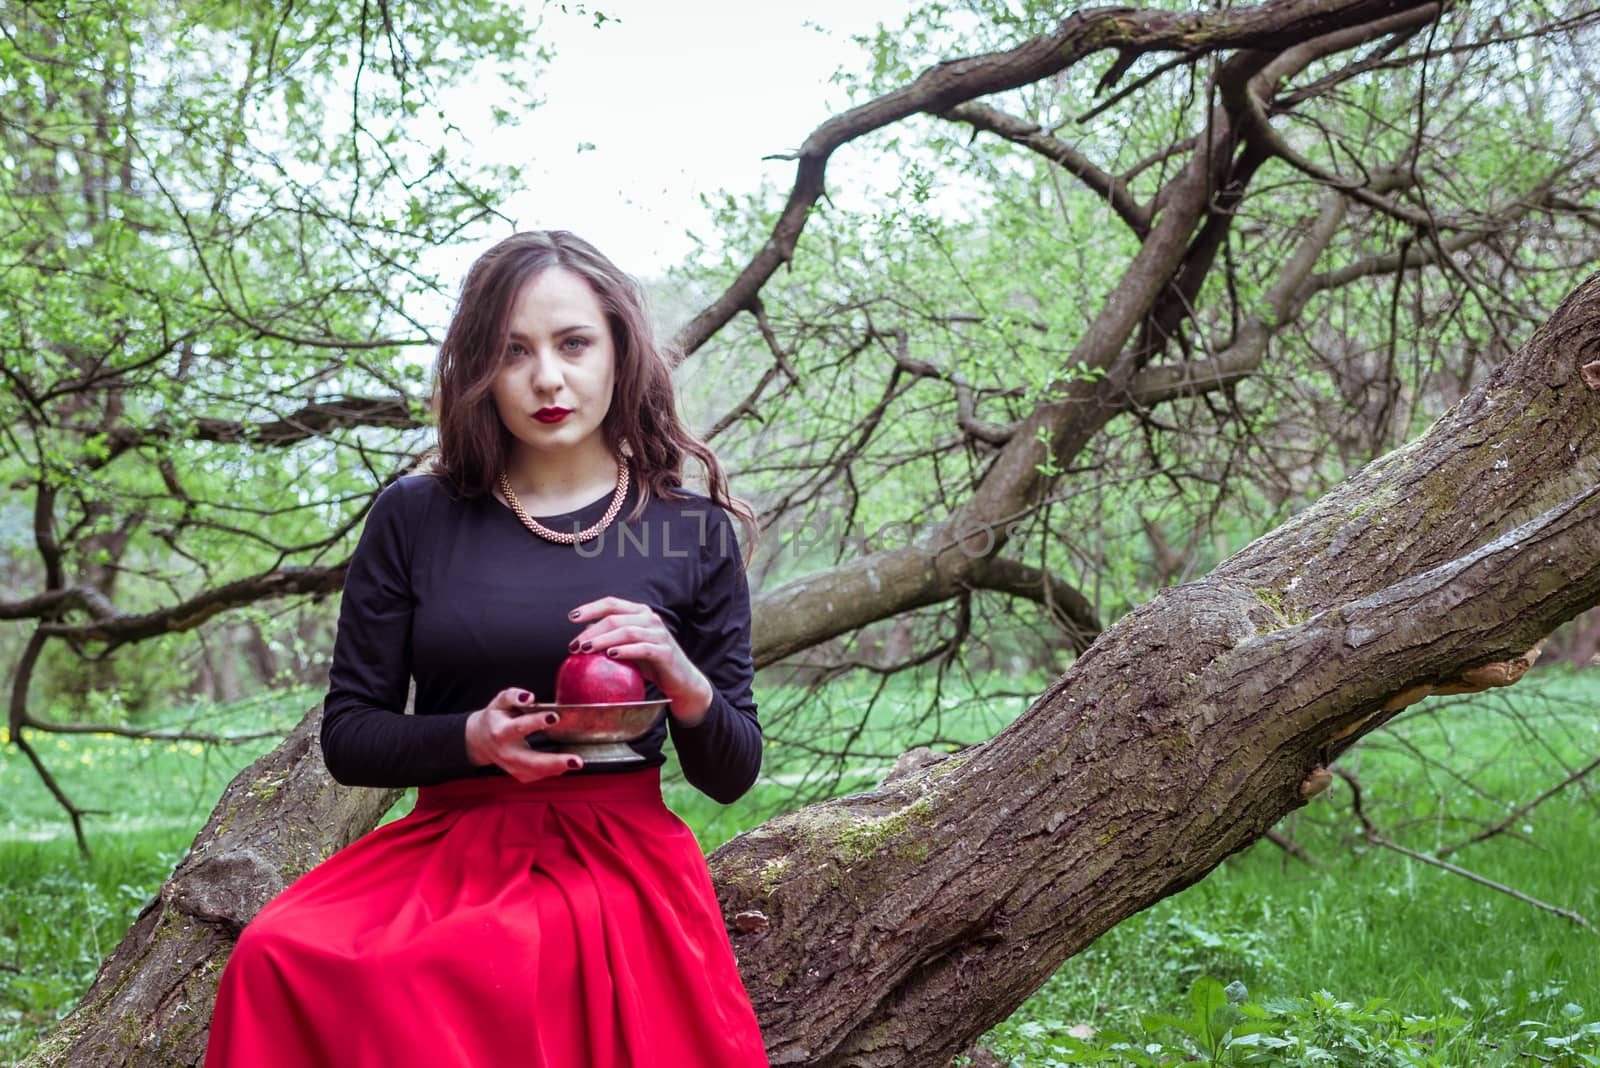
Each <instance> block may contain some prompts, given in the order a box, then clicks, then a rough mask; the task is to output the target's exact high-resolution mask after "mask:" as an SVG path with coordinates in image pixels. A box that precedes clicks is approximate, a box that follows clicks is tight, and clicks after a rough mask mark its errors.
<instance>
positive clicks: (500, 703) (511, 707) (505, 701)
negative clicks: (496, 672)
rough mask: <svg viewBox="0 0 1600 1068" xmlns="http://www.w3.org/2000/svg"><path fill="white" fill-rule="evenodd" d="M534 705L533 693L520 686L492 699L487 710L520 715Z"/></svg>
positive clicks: (508, 689)
mask: <svg viewBox="0 0 1600 1068" xmlns="http://www.w3.org/2000/svg"><path fill="white" fill-rule="evenodd" d="M532 704H533V692H532V691H531V690H524V689H522V688H521V687H519V686H511V687H508V688H507V689H504V690H501V691H500V692H499V693H497V694H495V695H494V697H492V698H490V700H489V703H488V704H487V705H485V706H484V708H485V709H490V708H493V709H496V710H498V711H501V712H510V713H513V714H515V713H519V712H522V711H524V710H526V709H527V708H528V707H529V706H530V705H532Z"/></svg>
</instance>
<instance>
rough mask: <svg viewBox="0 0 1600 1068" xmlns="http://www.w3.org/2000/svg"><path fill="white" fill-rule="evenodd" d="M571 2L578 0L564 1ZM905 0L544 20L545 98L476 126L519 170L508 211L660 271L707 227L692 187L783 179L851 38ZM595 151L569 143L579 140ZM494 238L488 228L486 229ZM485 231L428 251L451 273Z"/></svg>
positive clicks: (860, 63)
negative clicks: (504, 124)
mask: <svg viewBox="0 0 1600 1068" xmlns="http://www.w3.org/2000/svg"><path fill="white" fill-rule="evenodd" d="M569 6H570V7H573V8H574V9H575V7H576V5H569ZM910 6H911V3H910V0H592V2H589V3H588V7H589V10H590V11H594V10H599V11H602V12H604V13H605V14H606V15H607V16H608V17H609V18H610V19H614V20H615V21H607V22H605V23H604V24H603V25H601V26H600V27H598V28H596V27H595V25H594V19H593V17H592V15H584V14H580V13H577V12H576V10H574V11H573V13H571V14H565V15H564V14H562V13H561V12H560V11H559V10H558V9H556V8H555V7H554V6H553V5H552V6H551V7H550V8H549V9H547V13H546V17H545V25H544V31H545V40H546V41H547V42H550V43H553V45H554V48H555V51H556V58H555V60H554V61H553V62H552V63H551V64H550V66H549V67H548V68H547V70H545V71H544V72H543V73H542V74H541V75H540V76H539V77H538V78H537V80H536V87H537V89H538V90H539V92H540V93H541V95H542V96H543V97H544V99H545V104H544V105H543V106H542V107H540V108H537V109H535V111H534V112H533V113H532V114H530V115H529V116H528V117H527V119H526V120H525V121H524V122H523V123H522V124H521V126H520V127H519V128H517V129H512V130H507V129H504V128H501V129H498V130H489V129H483V130H482V131H481V132H476V133H474V132H472V127H471V125H470V121H471V120H470V116H468V115H466V114H462V115H459V116H457V115H453V116H452V118H453V119H455V120H456V121H457V122H459V123H461V124H462V125H463V127H464V128H466V129H468V131H469V135H471V136H472V137H473V140H474V142H475V145H476V147H477V148H478V149H479V150H483V151H488V152H492V153H493V154H494V156H495V157H496V158H498V159H502V160H504V161H506V162H510V163H513V164H514V165H516V166H517V167H518V168H519V173H520V178H521V182H520V187H519V188H517V189H515V190H510V191H508V193H507V196H506V199H505V200H504V201H503V202H502V204H501V208H502V210H503V211H504V212H505V213H506V214H507V215H508V216H510V217H511V218H512V219H514V220H515V221H516V223H517V226H518V228H519V229H566V230H572V231H574V232H576V233H578V234H579V235H581V236H583V237H585V238H587V239H588V240H590V241H592V242H593V243H594V244H595V245H596V246H598V247H599V248H600V249H601V250H602V251H603V252H605V253H606V254H607V255H608V256H610V257H611V259H612V260H613V261H615V262H616V263H617V265H618V266H620V267H622V268H623V270H626V271H628V272H630V273H632V274H635V275H640V276H657V275H660V274H661V273H663V272H664V271H665V270H666V268H667V267H668V266H670V265H672V264H673V263H676V262H678V261H680V260H682V259H683V257H684V256H686V255H687V254H688V253H689V252H690V251H691V249H692V248H693V244H692V242H691V241H690V240H689V239H688V237H687V236H686V232H687V231H689V230H694V231H696V232H698V233H700V234H702V235H706V234H708V233H709V231H710V225H709V215H708V214H707V213H706V212H705V210H704V209H703V208H702V207H701V206H700V203H699V197H700V195H701V194H713V193H717V192H718V191H720V190H727V191H728V192H731V193H735V194H738V193H744V192H752V191H755V190H757V189H759V188H760V185H761V182H762V180H763V178H765V179H766V180H767V181H769V182H771V183H773V184H775V185H776V186H778V187H779V188H782V189H785V190H786V189H787V188H788V186H789V184H790V183H791V181H792V179H793V174H794V164H793V163H792V162H783V161H765V162H764V161H763V160H762V157H763V156H765V155H770V154H773V153H780V152H787V151H791V150H793V149H794V148H796V147H798V145H799V144H800V142H801V141H803V140H804V139H805V137H806V135H807V134H809V133H810V132H811V131H812V130H813V129H814V128H815V127H816V126H817V125H818V124H819V123H821V122H822V121H823V120H824V119H826V118H827V117H828V116H829V115H831V114H834V113H835V112H837V111H839V110H841V109H842V108H843V107H845V106H847V102H846V98H845V92H844V90H843V88H842V87H840V86H837V85H833V84H831V83H830V80H829V79H830V78H831V76H832V75H833V74H834V72H835V71H836V70H838V69H839V68H840V67H842V66H843V67H849V68H851V69H854V70H862V69H864V68H865V65H866V62H867V60H866V56H865V53H864V52H863V51H862V50H861V49H860V48H859V47H858V46H857V45H855V44H854V43H853V42H852V41H851V40H850V38H851V36H852V35H855V34H864V33H870V32H872V31H873V30H875V29H876V27H877V26H878V24H879V23H880V22H882V23H887V24H888V25H890V26H899V25H900V24H901V22H902V21H903V19H904V16H905V13H906V11H907V10H908V9H909V8H910ZM583 143H588V144H592V145H593V146H594V148H593V149H592V150H587V151H582V152H580V151H579V145H580V144H583ZM501 236H504V231H500V232H497V233H496V234H495V235H494V238H495V239H498V238H499V237H501ZM488 243H490V242H489V241H485V242H484V243H483V244H480V245H474V246H471V247H468V248H464V249H461V250H454V251H452V252H451V253H450V254H449V257H448V259H447V260H445V261H444V262H443V263H440V264H437V265H436V266H438V267H439V269H440V271H441V275H442V277H443V278H444V279H445V280H447V283H448V280H450V279H459V278H460V277H461V276H462V275H463V274H464V273H465V272H466V269H467V267H468V266H469V265H470V263H471V261H472V259H473V257H475V256H476V255H477V254H478V253H479V252H480V251H482V249H483V248H484V247H487V244H488Z"/></svg>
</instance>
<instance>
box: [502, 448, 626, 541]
mask: <svg viewBox="0 0 1600 1068" xmlns="http://www.w3.org/2000/svg"><path fill="white" fill-rule="evenodd" d="M500 492H501V493H503V494H505V498H506V504H508V505H510V507H511V511H512V512H513V513H514V514H515V515H516V517H517V518H518V519H520V520H522V525H523V526H525V527H527V528H528V529H529V530H531V531H533V532H534V533H535V534H537V535H538V536H539V537H541V538H543V539H544V540H545V541H553V542H555V543H556V544H557V545H576V544H578V543H579V542H582V541H588V540H589V539H590V538H594V537H598V536H599V534H600V532H601V531H602V530H605V529H606V527H609V526H610V525H611V522H612V520H614V519H616V518H617V513H618V512H620V511H622V501H623V499H624V498H626V497H627V496H628V465H627V464H626V463H624V462H623V461H621V460H618V461H617V491H616V492H615V493H613V494H612V495H611V506H610V507H609V508H607V509H606V514H605V515H603V516H601V517H600V520H599V521H598V522H597V523H595V524H594V525H593V526H590V527H589V528H587V529H586V530H580V531H578V532H577V533H576V534H563V533H562V532H561V531H559V530H551V529H550V528H549V527H547V526H545V525H544V524H543V523H541V522H539V521H538V520H537V519H535V518H533V516H531V515H529V514H528V512H527V509H525V508H523V507H522V502H521V501H519V500H517V494H516V492H515V491H514V490H512V488H511V479H510V477H508V476H507V474H506V473H505V471H503V470H502V471H501V472H500Z"/></svg>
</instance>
